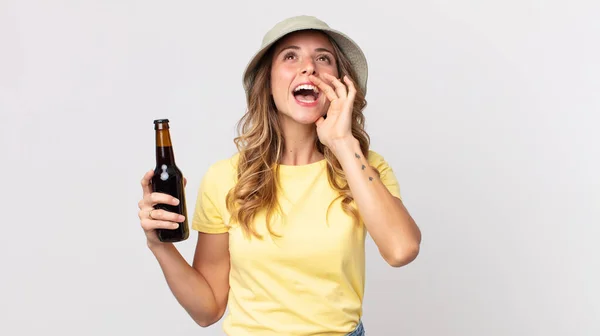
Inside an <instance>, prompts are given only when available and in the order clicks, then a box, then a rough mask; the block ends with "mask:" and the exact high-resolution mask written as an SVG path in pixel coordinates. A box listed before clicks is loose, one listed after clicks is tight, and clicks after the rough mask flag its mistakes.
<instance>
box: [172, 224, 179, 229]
mask: <svg viewBox="0 0 600 336" xmlns="http://www.w3.org/2000/svg"><path fill="white" fill-rule="evenodd" d="M171 226H172V227H173V228H175V229H176V228H178V227H179V224H178V223H173V224H171Z"/></svg>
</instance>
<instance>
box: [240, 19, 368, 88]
mask: <svg viewBox="0 0 600 336" xmlns="http://www.w3.org/2000/svg"><path fill="white" fill-rule="evenodd" d="M302 30H316V31H321V32H323V33H325V34H327V35H329V36H330V37H331V38H332V39H333V40H334V41H335V43H336V44H337V45H338V47H339V49H340V50H341V51H342V53H344V56H346V58H347V59H348V60H349V61H350V64H351V65H352V68H353V69H354V72H355V73H356V77H357V78H354V81H355V83H357V84H358V85H359V86H360V88H361V90H362V91H363V92H364V94H365V95H366V93H367V79H368V65H367V59H366V57H365V55H364V53H363V51H362V50H361V48H360V47H359V46H358V44H357V43H356V42H354V41H353V40H352V39H351V38H350V37H348V36H347V35H345V34H344V33H342V32H340V31H337V30H335V29H331V28H314V27H296V28H295V29H291V30H287V31H285V32H282V33H280V34H278V35H277V36H274V37H273V38H272V39H271V40H270V41H269V42H267V43H265V44H264V45H263V46H262V47H261V49H260V50H258V51H257V52H256V53H255V54H254V56H252V58H251V59H250V62H248V64H247V66H246V70H245V71H244V76H243V85H244V90H245V91H246V93H248V92H249V90H250V87H251V86H252V84H253V81H254V76H255V74H256V69H257V67H258V65H259V63H260V62H261V60H262V58H263V57H264V56H265V54H266V53H267V51H268V50H269V48H271V47H272V46H273V45H274V44H275V43H277V41H279V40H281V39H282V38H283V37H285V36H287V35H289V34H291V33H293V32H297V31H302Z"/></svg>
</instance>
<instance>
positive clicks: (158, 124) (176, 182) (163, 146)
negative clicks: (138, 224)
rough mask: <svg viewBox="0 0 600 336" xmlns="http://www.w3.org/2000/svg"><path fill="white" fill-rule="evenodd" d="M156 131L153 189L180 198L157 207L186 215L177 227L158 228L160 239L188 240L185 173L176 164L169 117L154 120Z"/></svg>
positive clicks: (166, 240) (171, 241) (171, 240)
mask: <svg viewBox="0 0 600 336" xmlns="http://www.w3.org/2000/svg"><path fill="white" fill-rule="evenodd" d="M154 131H155V133H156V167H155V168H154V176H153V177H152V190H153V191H154V192H160V193H165V194H169V195H171V196H173V197H175V198H177V199H178V200H179V204H178V205H176V206H173V205H167V204H157V205H156V206H155V208H156V209H163V210H166V211H169V212H174V213H177V214H180V215H184V216H185V220H184V221H183V222H182V223H179V227H178V228H176V229H157V230H156V233H157V234H158V239H159V240H160V241H162V242H169V243H174V242H179V241H183V240H186V239H187V238H188V237H189V235H190V232H189V227H188V220H187V217H188V213H187V207H186V202H185V190H184V185H183V174H182V173H181V170H179V168H178V167H177V165H176V164H175V154H174V153H173V145H172V144H171V133H170V131H169V120H168V119H157V120H154Z"/></svg>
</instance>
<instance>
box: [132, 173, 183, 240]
mask: <svg viewBox="0 0 600 336" xmlns="http://www.w3.org/2000/svg"><path fill="white" fill-rule="evenodd" d="M153 175H154V171H153V170H150V171H148V172H147V173H146V174H144V177H143V178H142V181H141V184H142V192H143V197H142V199H141V200H140V201H139V203H138V207H139V209H140V211H139V212H138V217H139V218H140V224H141V226H142V229H144V232H145V234H146V239H147V241H148V247H151V246H153V245H157V244H163V242H161V241H160V240H158V235H157V234H156V229H170V230H172V229H176V228H177V227H178V226H179V224H178V223H177V222H183V221H184V219H185V217H184V216H183V215H180V214H177V213H173V212H168V211H165V210H162V209H155V208H154V206H155V205H156V204H169V205H177V204H179V200H178V199H177V198H175V197H173V196H171V195H168V194H163V193H157V192H152V186H151V185H150V181H151V179H152V176H153ZM186 184H187V180H186V179H185V177H184V178H183V185H184V186H185V185H186Z"/></svg>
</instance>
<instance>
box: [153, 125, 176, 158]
mask: <svg viewBox="0 0 600 336" xmlns="http://www.w3.org/2000/svg"><path fill="white" fill-rule="evenodd" d="M156 163H157V164H171V165H174V164H175V154H174V153H173V146H172V145H171V134H170V133H169V129H159V130H156Z"/></svg>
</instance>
